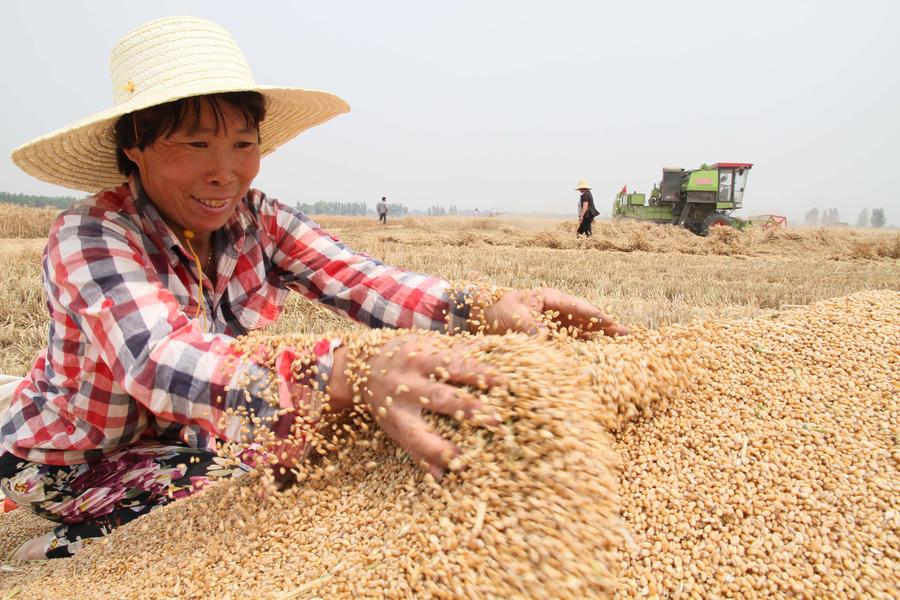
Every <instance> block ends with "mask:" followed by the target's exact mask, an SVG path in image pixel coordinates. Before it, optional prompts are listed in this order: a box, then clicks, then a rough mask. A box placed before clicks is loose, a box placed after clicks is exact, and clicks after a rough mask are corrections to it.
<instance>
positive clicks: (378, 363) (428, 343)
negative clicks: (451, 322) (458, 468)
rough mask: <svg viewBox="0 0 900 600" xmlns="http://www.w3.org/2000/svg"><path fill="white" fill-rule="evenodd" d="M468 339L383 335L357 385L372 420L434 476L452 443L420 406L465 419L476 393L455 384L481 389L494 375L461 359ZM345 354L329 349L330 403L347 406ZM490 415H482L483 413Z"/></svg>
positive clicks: (474, 404) (449, 454) (471, 360)
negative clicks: (446, 344) (434, 428)
mask: <svg viewBox="0 0 900 600" xmlns="http://www.w3.org/2000/svg"><path fill="white" fill-rule="evenodd" d="M467 347H468V344H467V343H466V342H465V340H454V342H453V345H452V346H451V347H450V348H446V347H444V346H441V345H438V344H436V343H435V341H434V340H432V339H429V338H428V337H424V336H417V335H415V334H409V335H404V336H398V337H395V338H393V339H390V340H388V341H387V342H386V343H385V344H384V345H383V346H382V347H381V349H380V351H379V352H378V353H377V354H375V355H373V356H371V357H370V358H369V360H368V370H369V372H368V375H367V380H366V382H365V384H364V385H363V386H362V388H361V389H360V392H361V394H362V400H363V402H365V403H366V404H367V405H368V408H369V410H370V411H371V413H372V415H373V416H374V417H375V420H376V421H377V422H378V424H379V425H380V426H381V428H382V429H383V430H384V432H385V433H387V434H388V436H390V438H391V439H392V440H394V442H395V443H396V444H397V445H398V446H400V447H401V448H403V449H404V450H406V451H407V452H409V454H410V456H411V457H412V459H413V460H414V461H415V462H416V463H417V464H419V465H420V466H422V467H423V468H424V469H426V470H427V471H428V472H429V473H431V474H432V476H434V478H435V479H436V480H440V479H441V477H442V476H443V475H444V472H445V471H446V470H447V468H448V465H449V462H450V460H451V459H452V458H453V457H454V456H455V455H456V454H457V452H458V451H457V449H456V447H455V446H454V445H453V444H452V443H450V442H449V441H448V440H445V439H444V438H443V437H441V436H440V435H438V434H437V433H435V432H434V431H432V430H431V429H430V428H429V426H428V423H427V422H426V421H425V419H424V418H423V415H422V413H423V411H431V412H435V413H440V414H443V415H447V416H450V417H453V418H457V419H462V418H468V417H471V416H472V415H473V413H474V412H476V411H478V410H480V409H481V408H482V406H481V402H480V401H479V400H478V398H477V397H476V396H475V395H473V394H471V393H468V392H466V391H465V390H464V389H462V387H461V386H470V387H472V388H477V389H481V390H487V389H489V388H490V387H492V386H493V385H495V384H496V382H497V378H498V375H496V374H495V373H493V372H492V370H491V369H490V367H489V366H488V365H486V364H484V363H480V362H478V361H477V360H475V359H474V358H466V356H465V353H466V349H467ZM346 360H347V358H346V353H345V352H344V351H343V349H338V351H336V352H335V362H334V369H333V371H332V381H331V385H330V390H331V396H332V399H331V407H332V410H340V409H343V408H347V407H349V406H350V404H351V402H350V401H348V400H347V399H348V398H350V397H352V391H351V390H350V386H349V384H348V383H347V381H346V375H345V374H344V372H345V370H346V368H347V364H346ZM485 418H486V419H487V420H490V419H489V418H488V417H485Z"/></svg>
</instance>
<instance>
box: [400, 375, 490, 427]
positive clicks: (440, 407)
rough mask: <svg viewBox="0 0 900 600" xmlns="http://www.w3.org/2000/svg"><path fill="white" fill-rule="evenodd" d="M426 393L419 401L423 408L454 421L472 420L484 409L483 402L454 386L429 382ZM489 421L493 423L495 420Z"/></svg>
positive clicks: (425, 389)
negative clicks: (451, 418)
mask: <svg viewBox="0 0 900 600" xmlns="http://www.w3.org/2000/svg"><path fill="white" fill-rule="evenodd" d="M420 389H421V388H420ZM424 391H425V393H423V394H421V395H420V396H419V397H418V399H417V400H418V403H419V405H420V406H421V408H423V409H425V410H428V411H431V412H435V413H440V414H442V415H447V416H448V417H453V418H454V419H459V420H461V419H471V418H472V417H473V416H474V415H475V413H476V412H478V411H481V410H483V409H484V405H483V404H482V403H481V400H479V399H478V398H477V397H475V396H474V395H473V394H469V393H466V392H465V391H463V390H461V389H459V388H457V387H454V386H452V385H447V384H445V383H438V382H428V383H427V386H426V387H425V388H424ZM488 420H489V421H490V422H493V419H488Z"/></svg>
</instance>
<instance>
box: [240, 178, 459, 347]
mask: <svg viewBox="0 0 900 600" xmlns="http://www.w3.org/2000/svg"><path fill="white" fill-rule="evenodd" d="M253 193H254V194H256V197H255V198H253V200H255V202H254V204H255V205H256V206H258V210H259V216H260V219H261V221H262V226H263V229H264V231H265V233H266V234H267V235H268V236H269V237H270V239H271V241H272V256H271V258H272V263H273V266H274V268H276V269H278V270H279V271H280V276H281V280H282V282H283V283H284V284H285V285H286V286H287V287H288V288H290V289H293V290H295V291H297V292H299V293H301V294H302V295H303V296H305V297H306V298H309V299H311V300H315V301H317V302H320V303H321V304H323V305H324V306H327V307H329V308H331V309H332V310H334V311H336V312H338V313H340V314H342V315H344V316H346V317H349V318H351V319H353V320H354V321H357V322H359V323H362V324H364V325H367V326H369V327H373V328H380V327H389V328H413V327H415V328H419V329H433V330H445V329H446V330H448V331H460V330H463V329H466V328H467V327H466V321H467V319H468V317H469V304H468V303H467V302H465V292H455V293H454V292H451V291H450V283H449V282H448V281H446V280H444V279H440V278H438V277H432V276H429V275H423V274H421V273H414V272H411V271H405V270H403V269H399V268H396V267H391V266H388V265H386V264H384V263H383V262H381V261H380V260H378V259H375V258H373V257H371V256H368V255H366V254H364V253H362V252H355V251H353V250H351V249H350V248H349V247H347V246H346V245H345V244H343V243H342V242H341V241H339V240H338V239H337V238H336V237H334V236H332V235H330V234H329V233H327V232H325V231H323V230H322V229H321V228H320V227H319V226H318V225H317V224H316V223H315V222H313V221H312V220H311V219H310V218H309V217H307V216H306V215H304V214H303V213H301V212H299V211H297V210H294V209H293V208H290V207H288V206H286V205H284V204H282V203H280V202H278V201H277V200H274V199H270V198H267V197H266V196H265V195H264V194H262V192H258V191H255V190H254V192H253Z"/></svg>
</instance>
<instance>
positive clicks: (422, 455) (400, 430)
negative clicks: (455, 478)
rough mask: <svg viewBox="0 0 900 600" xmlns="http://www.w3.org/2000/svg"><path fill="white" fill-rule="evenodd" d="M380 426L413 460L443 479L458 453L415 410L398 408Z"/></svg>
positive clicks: (437, 477)
mask: <svg viewBox="0 0 900 600" xmlns="http://www.w3.org/2000/svg"><path fill="white" fill-rule="evenodd" d="M381 427H382V429H384V431H385V433H387V434H388V435H389V436H390V437H391V439H393V440H394V441H395V442H396V443H397V445H399V446H400V447H401V448H403V449H404V450H406V451H407V452H408V453H409V455H410V457H411V458H412V459H413V460H414V461H415V462H416V464H418V465H421V466H423V467H425V468H426V470H427V471H428V472H429V473H431V475H432V476H433V477H434V478H435V480H438V481H439V480H440V479H441V477H443V475H444V472H445V471H446V470H447V468H448V465H449V462H450V460H451V459H452V458H453V457H454V456H456V454H457V453H458V450H457V449H456V446H454V445H453V444H452V443H451V442H449V441H447V440H445V439H444V438H442V437H441V436H440V435H438V434H436V433H434V432H433V431H431V430H430V429H429V427H428V424H427V423H426V422H425V420H424V419H423V418H422V414H421V411H420V410H418V409H415V408H405V409H404V408H400V407H397V408H395V409H394V410H392V411H391V413H390V416H389V417H387V418H384V419H382V420H381Z"/></svg>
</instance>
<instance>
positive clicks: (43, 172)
mask: <svg viewBox="0 0 900 600" xmlns="http://www.w3.org/2000/svg"><path fill="white" fill-rule="evenodd" d="M191 88H192V89H191V90H190V91H188V90H187V89H186V90H185V92H186V93H185V94H184V95H178V93H177V90H173V89H168V90H167V91H166V94H165V97H159V98H153V97H149V98H148V97H147V96H144V97H142V98H141V101H140V102H125V103H122V104H120V105H118V106H115V107H114V108H110V109H107V110H104V111H101V112H98V113H95V114H93V115H91V116H89V117H86V118H84V119H81V120H78V121H75V122H74V123H71V124H69V125H67V126H65V127H62V128H60V129H57V130H56V131H52V132H50V133H48V134H46V135H42V136H41V137H39V138H37V139H35V140H32V141H30V142H28V143H26V144H23V145H22V146H20V147H18V148H16V149H15V150H13V152H12V156H11V157H12V160H13V162H14V163H15V164H16V165H18V166H19V168H21V169H22V170H23V171H25V172H26V173H28V174H29V175H31V176H33V177H36V178H38V179H40V180H41V181H46V182H48V183H52V184H55V185H60V186H63V187H67V188H71V189H75V190H83V191H85V192H90V193H95V192H98V191H100V190H103V189H106V188H109V187H114V186H117V185H119V184H121V183H122V181H123V180H124V176H123V175H122V174H121V173H120V172H119V168H118V165H117V163H116V138H115V132H114V131H113V128H114V126H115V124H116V121H118V120H119V118H120V117H121V116H122V115H126V114H128V113H131V112H134V111H136V110H142V109H144V108H149V107H151V106H156V105H158V104H163V103H165V102H171V101H173V100H177V99H179V98H187V97H191V96H197V95H198V94H197V91H196V87H195V86H191ZM238 91H242V92H247V91H254V92H259V93H261V94H262V95H263V96H265V98H266V117H265V119H263V121H262V123H260V126H259V130H260V131H259V136H260V142H261V143H260V153H261V155H262V156H266V155H268V154H271V153H272V152H274V151H275V150H276V149H277V148H278V147H279V146H281V145H282V144H284V143H286V142H288V141H290V140H292V139H293V138H295V137H296V136H298V135H300V134H301V133H303V132H304V131H306V130H307V129H310V128H311V127H315V126H316V125H321V124H322V123H324V122H326V121H328V120H330V119H332V118H334V117H336V116H337V115H340V114H342V113H346V112H350V105H348V104H347V103H346V102H345V101H344V100H342V99H341V98H339V97H338V96H335V95H334V94H331V93H329V92H322V91H319V90H304V89H299V88H284V87H271V86H253V87H249V88H241V89H235V88H233V87H229V88H228V89H211V90H204V92H203V95H208V94H215V93H223V92H238Z"/></svg>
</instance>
